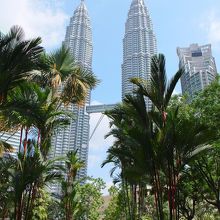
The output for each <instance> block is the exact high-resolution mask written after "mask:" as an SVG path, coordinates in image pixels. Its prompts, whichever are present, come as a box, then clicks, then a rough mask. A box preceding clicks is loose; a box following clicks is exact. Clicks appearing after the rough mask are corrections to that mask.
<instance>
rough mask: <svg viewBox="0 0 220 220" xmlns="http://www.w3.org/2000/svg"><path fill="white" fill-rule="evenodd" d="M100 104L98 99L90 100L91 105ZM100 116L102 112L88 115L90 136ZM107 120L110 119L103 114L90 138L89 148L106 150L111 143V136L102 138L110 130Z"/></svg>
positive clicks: (112, 139)
mask: <svg viewBox="0 0 220 220" xmlns="http://www.w3.org/2000/svg"><path fill="white" fill-rule="evenodd" d="M100 104H101V103H100V102H98V101H93V102H92V105H100ZM101 118H102V113H93V114H91V115H90V136H91V134H92V132H93V131H94V129H95V127H96V126H97V123H98V122H99V120H100V119H101ZM109 122H110V121H109V118H108V117H107V116H104V117H103V118H102V121H101V122H100V124H99V126H98V127H97V129H96V130H95V133H94V135H93V136H92V138H91V140H90V143H89V147H90V149H92V150H101V151H106V149H107V148H108V147H109V146H111V145H112V143H113V141H114V138H113V137H112V136H110V137H108V138H106V139H105V138H104V137H105V135H106V134H108V133H109V131H110V127H109Z"/></svg>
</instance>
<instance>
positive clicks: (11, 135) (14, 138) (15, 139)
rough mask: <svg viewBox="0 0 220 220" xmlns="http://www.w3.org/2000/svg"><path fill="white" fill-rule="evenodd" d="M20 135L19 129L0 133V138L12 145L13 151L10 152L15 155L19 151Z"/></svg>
mask: <svg viewBox="0 0 220 220" xmlns="http://www.w3.org/2000/svg"><path fill="white" fill-rule="evenodd" d="M20 136H21V131H16V132H2V133H0V140H2V141H5V142H7V143H8V144H10V145H11V146H12V147H13V152H12V153H10V154H11V155H12V156H15V157H16V155H17V152H18V151H19V145H20Z"/></svg>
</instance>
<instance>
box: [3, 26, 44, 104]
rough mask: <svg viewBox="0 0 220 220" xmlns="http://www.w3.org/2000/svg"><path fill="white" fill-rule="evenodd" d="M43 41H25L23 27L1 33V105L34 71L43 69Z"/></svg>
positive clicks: (15, 27) (36, 39) (37, 39)
mask: <svg viewBox="0 0 220 220" xmlns="http://www.w3.org/2000/svg"><path fill="white" fill-rule="evenodd" d="M40 44H41V39H40V38H35V39H31V40H25V38H24V31H23V30H22V28H21V27H18V26H13V27H12V28H11V29H10V31H9V33H8V34H3V33H0V105H2V104H3V103H4V102H5V101H6V99H7V94H8V92H9V91H10V90H12V89H13V88H15V87H16V86H17V85H19V84H20V83H22V82H24V81H25V80H26V79H27V77H28V76H30V75H31V74H32V71H33V70H37V69H40V68H41V61H40V56H41V54H42V52H43V48H42V47H41V46H40Z"/></svg>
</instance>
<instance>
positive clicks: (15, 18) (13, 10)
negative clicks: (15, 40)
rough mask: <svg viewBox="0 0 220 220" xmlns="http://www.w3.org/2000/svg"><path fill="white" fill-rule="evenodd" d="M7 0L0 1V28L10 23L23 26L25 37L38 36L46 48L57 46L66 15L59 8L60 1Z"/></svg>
mask: <svg viewBox="0 0 220 220" xmlns="http://www.w3.org/2000/svg"><path fill="white" fill-rule="evenodd" d="M59 2H60V3H56V1H54V0H49V1H45V0H19V1H17V0H7V1H1V9H0V30H1V31H3V32H6V31H8V30H9V28H10V27H11V26H12V25H20V26H22V27H23V29H24V31H25V33H26V37H27V38H29V37H37V36H40V37H42V39H43V45H44V46H46V48H48V49H52V48H54V47H59V46H60V44H61V42H62V40H63V39H64V35H65V28H66V27H65V26H66V21H67V19H68V15H67V14H65V12H64V11H63V10H62V9H61V7H60V6H61V3H62V1H59Z"/></svg>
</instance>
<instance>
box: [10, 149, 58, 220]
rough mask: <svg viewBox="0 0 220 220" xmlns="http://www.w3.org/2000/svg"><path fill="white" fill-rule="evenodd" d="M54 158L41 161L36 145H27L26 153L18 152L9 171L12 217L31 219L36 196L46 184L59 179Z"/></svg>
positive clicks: (17, 219)
mask: <svg viewBox="0 0 220 220" xmlns="http://www.w3.org/2000/svg"><path fill="white" fill-rule="evenodd" d="M55 161H56V160H55V159H54V160H47V161H43V160H42V157H41V154H40V152H39V151H38V148H37V147H34V148H33V147H32V146H28V153H27V154H26V155H25V154H23V153H18V159H17V161H16V166H15V168H14V169H12V170H11V171H10V176H11V183H12V185H11V187H12V189H13V192H14V219H16V220H20V219H31V218H32V215H33V212H32V209H33V208H34V202H35V201H36V198H39V195H40V191H39V189H42V188H43V187H45V186H47V184H49V183H52V182H53V181H55V180H56V181H59V180H60V178H61V170H60V166H58V165H56V164H55Z"/></svg>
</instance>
